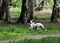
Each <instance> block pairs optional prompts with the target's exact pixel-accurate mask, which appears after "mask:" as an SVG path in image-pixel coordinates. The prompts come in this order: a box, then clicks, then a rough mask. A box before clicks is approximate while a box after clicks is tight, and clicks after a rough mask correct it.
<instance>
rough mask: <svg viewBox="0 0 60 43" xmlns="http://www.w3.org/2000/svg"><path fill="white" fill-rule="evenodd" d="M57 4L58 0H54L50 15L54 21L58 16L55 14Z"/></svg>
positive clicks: (56, 12)
mask: <svg viewBox="0 0 60 43" xmlns="http://www.w3.org/2000/svg"><path fill="white" fill-rule="evenodd" d="M58 5H59V1H58V0H54V5H53V10H52V16H51V22H56V21H57V17H58V16H57V15H58V14H59V12H58Z"/></svg>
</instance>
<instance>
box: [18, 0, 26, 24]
mask: <svg viewBox="0 0 60 43" xmlns="http://www.w3.org/2000/svg"><path fill="white" fill-rule="evenodd" d="M21 10H22V11H21V15H20V17H19V18H18V20H17V23H22V24H24V22H25V17H26V10H27V8H26V0H22V9H21Z"/></svg>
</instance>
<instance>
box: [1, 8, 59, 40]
mask: <svg viewBox="0 0 60 43" xmlns="http://www.w3.org/2000/svg"><path fill="white" fill-rule="evenodd" d="M19 11H20V9H19V8H16V9H15V8H14V9H13V8H11V13H12V16H11V20H13V21H16V20H17V18H18V17H19V16H20V12H19ZM34 16H35V19H36V22H42V23H43V24H44V25H45V27H46V28H47V29H48V31H47V32H46V31H45V30H44V29H41V30H31V31H29V30H28V27H29V26H28V25H17V24H5V23H0V40H6V39H13V38H21V37H23V36H25V35H34V34H59V33H60V22H58V23H51V22H49V20H50V17H51V14H40V13H35V15H34Z"/></svg>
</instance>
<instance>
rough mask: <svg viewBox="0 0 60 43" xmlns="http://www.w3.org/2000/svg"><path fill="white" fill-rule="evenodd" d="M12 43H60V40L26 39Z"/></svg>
mask: <svg viewBox="0 0 60 43" xmlns="http://www.w3.org/2000/svg"><path fill="white" fill-rule="evenodd" d="M10 43H60V38H44V39H25V40H20V41H13V42H10Z"/></svg>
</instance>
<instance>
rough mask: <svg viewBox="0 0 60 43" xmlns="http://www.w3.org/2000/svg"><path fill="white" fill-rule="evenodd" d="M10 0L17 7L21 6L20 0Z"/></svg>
mask: <svg viewBox="0 0 60 43" xmlns="http://www.w3.org/2000/svg"><path fill="white" fill-rule="evenodd" d="M12 1H13V2H14V3H15V4H16V6H17V7H21V5H22V0H12Z"/></svg>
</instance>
